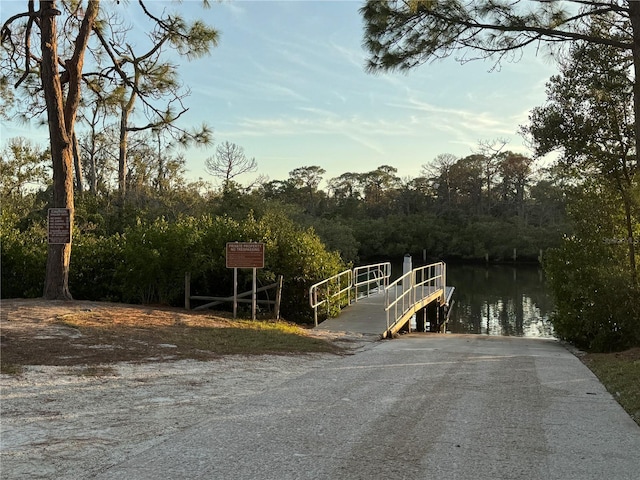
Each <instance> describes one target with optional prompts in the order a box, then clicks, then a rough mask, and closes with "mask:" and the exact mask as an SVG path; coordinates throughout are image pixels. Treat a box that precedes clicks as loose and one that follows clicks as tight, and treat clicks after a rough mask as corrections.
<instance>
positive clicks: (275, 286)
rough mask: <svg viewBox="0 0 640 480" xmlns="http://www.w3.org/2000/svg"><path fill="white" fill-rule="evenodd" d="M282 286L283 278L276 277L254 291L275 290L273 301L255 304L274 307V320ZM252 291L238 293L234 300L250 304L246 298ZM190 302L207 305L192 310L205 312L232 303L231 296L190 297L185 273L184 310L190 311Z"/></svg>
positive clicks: (189, 282)
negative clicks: (195, 301)
mask: <svg viewBox="0 0 640 480" xmlns="http://www.w3.org/2000/svg"><path fill="white" fill-rule="evenodd" d="M282 284H283V277H282V275H278V280H277V281H276V282H275V283H272V284H270V285H265V286H264V287H260V288H258V289H256V293H261V292H266V291H269V290H275V291H276V295H275V299H274V300H269V299H257V300H256V302H257V303H259V304H263V305H273V306H274V314H275V318H276V319H279V318H280V302H281V300H282ZM252 294H253V291H251V290H249V291H248V292H242V293H239V294H238V295H237V297H236V299H235V301H236V302H238V303H252V302H253V300H252V299H251V298H249V299H247V298H246V297H251V296H252ZM191 300H202V301H206V302H209V303H205V304H204V305H199V306H197V307H195V308H194V309H193V310H205V309H207V308H211V307H214V306H216V305H221V304H223V303H228V302H233V301H234V298H233V295H231V296H229V297H214V296H208V295H191V274H190V273H186V274H185V277H184V308H186V309H187V310H191Z"/></svg>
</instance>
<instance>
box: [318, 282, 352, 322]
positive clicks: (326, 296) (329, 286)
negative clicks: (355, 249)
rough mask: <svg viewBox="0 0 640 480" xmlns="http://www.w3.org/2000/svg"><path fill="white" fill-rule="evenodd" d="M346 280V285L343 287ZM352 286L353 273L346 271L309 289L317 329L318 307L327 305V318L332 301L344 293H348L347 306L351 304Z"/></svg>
mask: <svg viewBox="0 0 640 480" xmlns="http://www.w3.org/2000/svg"><path fill="white" fill-rule="evenodd" d="M345 279H346V285H344V286H343V282H344V280H345ZM352 286H353V271H352V270H345V271H344V272H340V273H338V274H336V275H334V276H333V277H329V278H327V279H326V280H323V281H321V282H318V283H316V284H314V285H311V287H309V305H311V308H313V321H314V323H315V326H316V327H317V326H318V307H319V306H321V305H323V304H326V305H327V316H329V307H330V300H331V299H332V298H335V297H337V296H341V295H342V294H344V292H347V304H350V303H351V288H352Z"/></svg>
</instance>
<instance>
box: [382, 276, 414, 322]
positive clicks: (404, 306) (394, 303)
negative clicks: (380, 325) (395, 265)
mask: <svg viewBox="0 0 640 480" xmlns="http://www.w3.org/2000/svg"><path fill="white" fill-rule="evenodd" d="M412 285H413V270H412V271H410V272H407V273H405V274H404V275H403V276H401V277H400V278H398V279H397V280H396V281H394V282H393V283H392V284H391V285H389V286H388V287H387V288H385V290H384V305H385V307H384V310H385V312H387V331H389V329H390V328H391V327H392V326H393V325H395V323H396V322H397V321H398V320H399V319H400V318H401V317H402V316H403V315H404V314H405V313H407V312H408V311H409V309H410V308H411V307H412V306H413V305H414V301H413V288H412ZM391 292H393V295H392V293H391ZM392 298H393V300H392ZM398 308H400V314H398ZM391 309H393V323H392V322H390V319H391Z"/></svg>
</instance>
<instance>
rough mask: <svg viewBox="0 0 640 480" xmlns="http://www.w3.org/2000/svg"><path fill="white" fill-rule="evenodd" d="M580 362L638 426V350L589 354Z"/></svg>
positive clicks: (639, 362)
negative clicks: (582, 362) (593, 374)
mask: <svg viewBox="0 0 640 480" xmlns="http://www.w3.org/2000/svg"><path fill="white" fill-rule="evenodd" d="M582 360H583V361H584V363H585V365H587V366H588V367H589V368H590V369H591V371H592V372H593V373H595V374H596V376H597V377H598V378H599V379H600V381H601V382H602V384H603V385H604V386H605V387H606V389H607V390H608V391H609V393H611V395H613V397H614V398H615V399H616V400H617V401H618V402H619V403H620V405H622V408H624V409H625V410H626V412H627V413H628V414H629V415H630V416H631V418H633V420H634V421H635V422H636V423H637V424H638V425H640V348H633V349H631V350H627V351H625V352H618V353H590V354H587V355H585V356H584V357H583V359H582Z"/></svg>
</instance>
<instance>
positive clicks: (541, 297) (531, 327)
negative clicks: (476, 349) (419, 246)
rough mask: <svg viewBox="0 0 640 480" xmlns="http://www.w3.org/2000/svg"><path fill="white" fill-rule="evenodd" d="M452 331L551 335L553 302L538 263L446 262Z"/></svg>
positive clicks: (529, 335)
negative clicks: (469, 263) (510, 264)
mask: <svg viewBox="0 0 640 480" xmlns="http://www.w3.org/2000/svg"><path fill="white" fill-rule="evenodd" d="M447 284H448V285H453V286H454V287H455V293H454V295H453V298H454V304H453V309H452V311H451V316H450V317H449V329H450V330H451V332H452V333H478V334H483V335H512V336H521V337H522V336H524V337H552V336H553V328H552V326H551V322H550V321H549V315H550V314H551V311H552V309H553V303H552V301H551V298H550V296H549V295H548V294H547V292H546V289H545V281H544V276H543V273H542V270H541V269H540V268H538V267H536V266H517V267H516V266H504V265H490V266H484V265H451V264H448V265H447Z"/></svg>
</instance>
